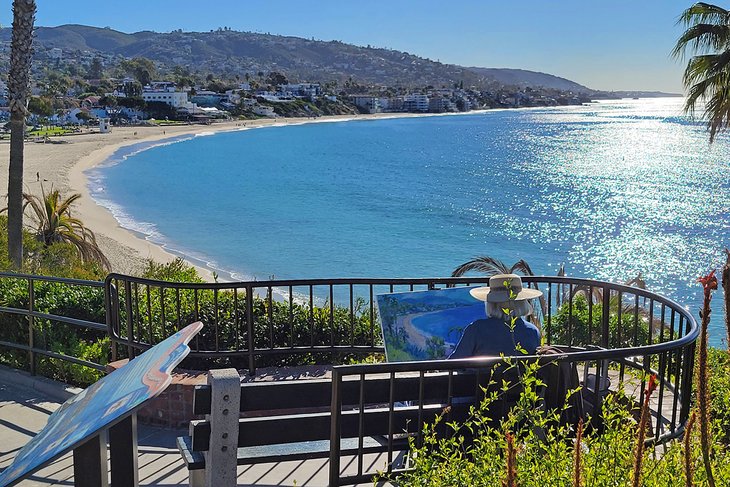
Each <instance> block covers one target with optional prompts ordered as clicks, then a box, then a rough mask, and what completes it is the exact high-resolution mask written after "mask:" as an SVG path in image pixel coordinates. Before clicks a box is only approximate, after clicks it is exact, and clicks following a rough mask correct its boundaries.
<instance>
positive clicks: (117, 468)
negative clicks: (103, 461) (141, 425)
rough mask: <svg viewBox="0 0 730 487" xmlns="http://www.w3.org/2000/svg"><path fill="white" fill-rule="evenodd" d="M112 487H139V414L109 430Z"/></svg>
mask: <svg viewBox="0 0 730 487" xmlns="http://www.w3.org/2000/svg"><path fill="white" fill-rule="evenodd" d="M109 459H110V461H111V471H112V481H111V487H137V486H138V485H139V468H138V466H137V414H136V413H133V414H130V415H129V416H127V417H126V418H124V419H123V420H122V421H120V422H119V423H117V424H115V425H114V426H112V427H111V428H109Z"/></svg>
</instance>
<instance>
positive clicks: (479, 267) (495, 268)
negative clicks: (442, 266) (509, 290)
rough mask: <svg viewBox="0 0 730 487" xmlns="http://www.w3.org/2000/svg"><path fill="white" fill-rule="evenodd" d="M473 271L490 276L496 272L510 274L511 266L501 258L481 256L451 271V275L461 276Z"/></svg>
mask: <svg viewBox="0 0 730 487" xmlns="http://www.w3.org/2000/svg"><path fill="white" fill-rule="evenodd" d="M472 271H476V272H482V273H484V274H486V275H488V276H493V275H495V274H509V273H510V268H509V267H507V264H505V263H504V262H502V261H501V260H499V259H495V258H494V257H489V256H479V257H475V258H474V259H472V260H470V261H468V262H464V263H463V264H461V265H460V266H459V267H457V268H456V269H454V272H452V273H451V277H461V276H463V275H464V274H466V273H467V272H472Z"/></svg>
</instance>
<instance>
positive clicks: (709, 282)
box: [697, 269, 717, 294]
mask: <svg viewBox="0 0 730 487" xmlns="http://www.w3.org/2000/svg"><path fill="white" fill-rule="evenodd" d="M697 282H699V283H701V284H702V287H703V288H705V294H710V291H713V290H715V289H717V277H715V270H714V269H713V270H712V272H710V273H709V274H707V275H706V276H703V277H700V278H699V279H697Z"/></svg>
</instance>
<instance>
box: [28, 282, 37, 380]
mask: <svg viewBox="0 0 730 487" xmlns="http://www.w3.org/2000/svg"><path fill="white" fill-rule="evenodd" d="M33 291H34V290H33V278H32V277H29V278H28V348H29V350H28V360H29V361H30V375H35V365H36V364H35V352H34V351H33V349H34V348H35V317H34V316H33V310H34V309H35V293H34V292H33Z"/></svg>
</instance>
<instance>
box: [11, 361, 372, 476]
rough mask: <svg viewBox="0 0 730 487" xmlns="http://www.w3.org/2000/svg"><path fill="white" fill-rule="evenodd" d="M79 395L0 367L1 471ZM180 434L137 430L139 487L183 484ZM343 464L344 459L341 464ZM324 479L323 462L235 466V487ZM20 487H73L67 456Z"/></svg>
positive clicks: (325, 467)
mask: <svg viewBox="0 0 730 487" xmlns="http://www.w3.org/2000/svg"><path fill="white" fill-rule="evenodd" d="M78 391H79V390H78V389H74V388H71V387H68V386H66V385H64V384H60V383H58V382H54V381H51V380H48V379H44V378H39V377H31V376H29V375H28V374H25V373H23V372H19V371H17V370H14V369H9V368H7V367H2V366H0V470H1V469H4V468H5V467H7V466H8V465H10V463H11V462H12V460H13V458H14V456H15V454H16V453H17V452H18V450H20V448H22V447H23V445H25V444H26V443H27V442H28V440H30V439H31V438H32V437H33V436H34V435H35V434H36V433H37V432H38V431H40V430H41V429H42V428H43V427H44V426H45V424H46V421H47V420H48V416H50V414H51V413H52V412H53V411H55V410H56V409H57V408H58V407H59V406H60V405H61V404H62V403H63V402H64V401H65V400H66V399H67V398H69V397H70V396H71V395H72V394H74V393H76V392H78ZM184 433H185V432H184V431H180V430H166V429H159V428H153V427H150V426H145V425H140V426H139V431H138V441H139V469H140V472H139V482H140V485H156V486H170V485H187V483H188V476H187V471H186V470H185V467H184V464H183V462H182V459H181V458H180V454H179V453H178V451H177V448H176V447H175V438H176V437H177V436H180V435H181V434H184ZM371 461H372V462H373V464H374V465H377V464H378V463H381V459H380V458H372V459H371ZM383 461H384V460H383ZM346 464H347V461H346V459H343V465H346ZM327 474H328V471H327V461H326V460H308V461H306V462H303V461H294V462H281V463H276V464H262V465H253V466H242V467H239V469H238V483H239V485H255V486H260V487H273V486H294V485H296V486H298V487H299V486H312V487H315V486H318V487H323V486H326V485H327ZM19 485H20V486H22V487H31V486H49V485H73V466H72V462H71V454H70V453H69V454H67V455H65V456H63V457H62V458H60V459H58V460H56V461H55V462H53V463H52V464H51V465H48V466H47V467H45V468H43V469H42V470H40V471H38V472H37V473H36V474H35V475H33V476H32V477H31V478H30V479H27V480H25V481H23V482H21V483H20V484H19ZM366 485H372V484H366Z"/></svg>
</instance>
